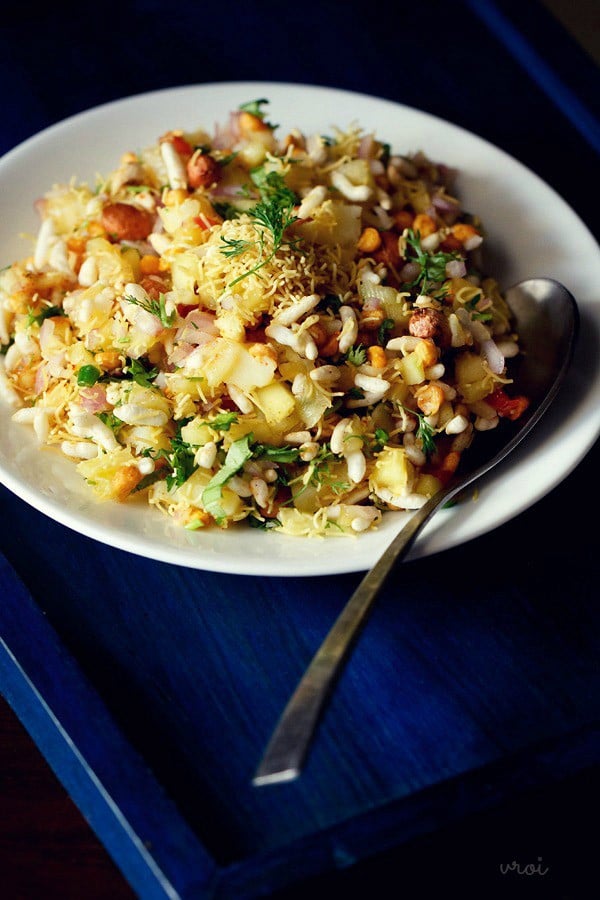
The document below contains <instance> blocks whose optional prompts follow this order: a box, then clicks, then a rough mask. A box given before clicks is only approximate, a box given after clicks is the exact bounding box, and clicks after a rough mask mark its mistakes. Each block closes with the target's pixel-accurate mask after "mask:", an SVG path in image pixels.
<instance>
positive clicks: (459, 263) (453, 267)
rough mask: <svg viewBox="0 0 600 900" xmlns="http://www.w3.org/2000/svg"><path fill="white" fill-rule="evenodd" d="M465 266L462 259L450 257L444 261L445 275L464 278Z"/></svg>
mask: <svg viewBox="0 0 600 900" xmlns="http://www.w3.org/2000/svg"><path fill="white" fill-rule="evenodd" d="M466 274H467V267H466V266H465V263H464V260H462V259H451V260H450V262H447V263H446V276H447V277H448V278H464V276H465V275H466Z"/></svg>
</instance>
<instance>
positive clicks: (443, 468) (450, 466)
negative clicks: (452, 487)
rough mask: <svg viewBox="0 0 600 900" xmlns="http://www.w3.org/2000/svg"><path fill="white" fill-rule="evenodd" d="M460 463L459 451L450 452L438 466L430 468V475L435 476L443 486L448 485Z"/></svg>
mask: <svg viewBox="0 0 600 900" xmlns="http://www.w3.org/2000/svg"><path fill="white" fill-rule="evenodd" d="M459 462H460V453H459V452H458V451H457V450H450V451H449V452H448V453H446V455H445V456H444V458H443V459H442V461H441V462H440V463H438V465H437V466H432V467H430V468H428V474H430V475H434V476H435V478H437V479H438V480H439V481H441V482H442V484H443V485H446V484H448V482H449V481H450V479H451V478H452V476H453V475H454V473H455V472H456V470H457V469H458V464H459Z"/></svg>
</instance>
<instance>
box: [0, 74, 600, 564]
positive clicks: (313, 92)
mask: <svg viewBox="0 0 600 900" xmlns="http://www.w3.org/2000/svg"><path fill="white" fill-rule="evenodd" d="M258 98H268V99H269V106H268V108H267V109H268V116H269V119H270V121H273V122H276V123H278V124H279V129H278V134H281V135H283V134H285V133H286V132H287V131H288V130H290V129H292V128H293V127H298V128H300V129H301V130H302V131H304V132H306V133H311V132H314V131H319V132H321V133H327V132H329V131H330V130H331V128H332V127H333V126H340V127H342V128H344V127H347V126H349V125H351V124H359V125H361V126H362V127H363V128H364V129H365V130H374V131H375V132H376V135H377V137H379V138H380V139H382V140H385V141H388V142H389V143H390V144H391V145H392V148H393V150H394V151H395V152H397V153H408V152H412V151H417V150H423V151H424V152H425V153H427V154H428V155H430V156H431V157H433V158H435V159H436V160H437V161H439V162H445V163H447V164H449V165H450V166H453V167H456V168H458V169H459V171H460V176H459V182H458V184H459V194H460V196H461V198H463V202H464V207H465V208H466V209H468V210H469V211H473V212H477V213H478V214H479V215H480V216H481V217H482V218H483V221H484V224H485V226H486V230H487V233H488V238H487V244H488V252H490V251H491V252H492V255H490V257H489V264H490V265H491V266H492V268H493V274H494V275H496V277H497V278H498V280H499V282H500V284H501V287H503V288H506V287H509V286H510V285H511V284H512V283H513V282H515V281H518V280H520V279H522V278H527V277H533V276H538V275H540V276H548V277H551V278H556V279H557V280H559V281H562V283H563V284H564V285H565V286H566V287H567V288H569V290H570V291H571V292H572V293H573V294H574V296H575V297H576V299H577V301H578V304H579V308H580V313H581V319H582V329H581V338H580V341H579V344H578V347H577V351H576V355H575V360H574V364H573V367H572V370H571V372H570V375H569V378H568V381H567V384H566V385H565V387H564V389H563V391H562V392H561V395H560V397H559V398H558V400H557V402H556V404H555V406H554V407H553V408H552V409H551V410H550V411H549V412H548V414H547V415H546V416H545V418H544V420H543V421H542V422H541V424H540V425H539V426H538V427H537V429H536V430H535V432H534V433H533V435H532V436H531V437H530V438H529V439H528V441H526V442H525V444H524V445H523V446H521V448H519V449H518V450H517V451H516V452H515V453H514V455H513V456H512V457H511V458H510V460H508V461H507V462H506V463H505V464H504V465H503V466H502V467H501V468H499V469H498V470H496V472H495V473H494V474H493V476H492V477H490V478H488V479H486V481H485V482H484V483H483V484H482V485H481V489H480V492H479V499H478V500H477V501H476V502H467V503H464V504H463V505H461V506H456V507H454V508H452V509H449V510H443V511H441V512H439V513H437V514H436V516H434V518H433V519H432V521H431V522H430V523H429V525H428V526H427V527H426V528H425V530H424V531H423V533H422V535H421V536H420V537H419V539H418V540H417V542H416V543H415V546H414V547H413V550H412V553H411V557H410V558H412V559H416V558H419V557H424V556H428V555H431V554H434V553H437V552H439V551H441V550H447V549H449V548H451V547H454V546H456V545H458V544H461V543H463V542H465V541H469V540H471V539H473V538H475V537H477V536H479V535H482V534H485V533H486V532H488V531H490V530H492V529H494V528H496V527H498V526H499V525H501V524H503V523H504V522H506V521H508V520H510V519H511V518H512V517H514V516H516V515H517V514H519V513H520V512H522V511H523V510H525V509H526V508H528V507H530V506H531V505H532V504H534V503H535V502H536V501H537V500H539V499H540V498H541V497H543V496H544V495H545V494H547V493H548V492H549V491H550V490H551V489H552V488H553V487H555V486H556V485H557V484H558V483H559V482H560V481H562V480H563V479H564V478H565V477H566V476H567V475H568V474H569V473H570V472H571V471H572V470H573V469H574V468H575V466H576V465H577V464H578V463H579V462H580V461H581V459H582V458H583V457H584V456H585V454H586V453H587V451H588V450H589V449H590V448H591V446H592V445H593V443H594V442H595V440H596V438H597V437H598V434H599V433H600V375H599V372H598V362H597V360H598V358H599V354H598V351H597V347H598V334H599V332H600V300H599V298H598V285H599V284H600V248H599V247H598V244H597V243H596V241H595V240H594V238H593V236H592V235H591V234H590V232H589V231H588V229H587V228H586V226H585V225H584V224H583V222H582V221H581V220H580V219H579V218H578V216H577V215H576V214H575V213H574V212H573V210H572V209H571V208H570V207H569V206H568V205H567V204H566V203H565V202H564V200H562V199H561V197H560V196H558V195H557V194H556V192H555V191H554V190H553V189H552V188H550V187H549V186H548V185H547V184H545V183H544V182H543V181H542V180H541V179H540V178H539V177H538V176H537V175H535V174H534V173H533V172H531V171H530V170H529V169H527V168H525V167H524V166H523V165H521V164H520V163H519V162H517V161H516V160H515V159H513V158H512V157H510V156H508V155H507V154H506V153H504V152H503V151H501V150H499V149H498V148H496V147H494V146H493V145H491V144H489V143H487V142H486V141H484V140H482V139H481V138H479V137H477V136H475V135H473V134H471V133H469V132H467V131H465V130H463V129H461V128H459V127H457V126H455V125H452V124H450V123H448V122H445V121H443V120H441V119H438V118H436V117H433V116H431V115H428V114H425V113H423V112H419V111H418V110H415V109H411V108H408V107H406V106H401V105H398V104H396V103H392V102H389V101H385V100H380V99H377V98H374V97H370V96H367V95H364V94H355V93H350V92H347V91H341V90H334V89H330V88H322V87H313V86H305V85H297V84H279V83H270V82H266V83H264V82H260V83H256V82H224V83H219V84H205V85H190V86H186V87H181V88H174V89H168V90H164V91H156V92H152V93H147V94H141V95H138V96H134V97H130V98H127V99H124V100H120V101H117V102H115V103H108V104H105V105H103V106H100V107H97V108H95V109H92V110H90V111H87V112H84V113H81V114H79V115H76V116H73V117H71V118H69V119H67V120H65V121H63V122H60V123H58V124H57V125H55V126H52V127H51V128H48V129H46V130H45V131H43V132H41V133H40V134H38V135H37V136H35V137H33V138H31V139H29V140H27V141H25V142H24V143H23V144H21V145H20V146H18V147H16V148H15V149H14V150H12V151H11V152H10V153H8V154H7V155H6V156H5V157H4V158H3V159H2V160H0V196H2V215H1V216H0V248H1V249H0V265H7V264H8V263H10V262H12V261H13V260H15V259H19V258H21V257H23V256H25V255H27V254H28V253H29V252H30V244H29V243H27V242H25V241H24V240H23V238H22V236H21V237H20V236H19V235H21V234H22V233H23V232H25V233H29V234H33V233H35V232H36V230H37V224H38V220H37V217H36V215H35V213H34V210H33V204H34V202H35V200H36V199H37V198H38V197H40V196H41V195H42V194H43V193H45V192H46V190H48V188H49V187H51V186H52V185H53V184H55V183H59V182H64V181H67V180H69V179H70V178H72V177H76V178H77V179H78V180H84V181H88V182H89V183H90V184H93V183H94V182H95V176H96V175H97V174H106V173H107V172H109V171H110V170H112V169H113V168H114V167H115V166H116V165H117V164H118V160H119V158H120V156H121V154H122V153H123V152H125V151H127V150H133V151H135V150H138V149H141V148H142V147H145V146H147V145H149V144H153V143H154V142H155V141H156V140H157V138H158V137H159V135H160V134H162V133H163V132H165V131H167V130H168V129H172V128H173V129H175V128H181V129H184V130H193V129H196V128H201V127H202V128H206V129H207V130H210V129H211V128H212V127H213V125H215V124H216V123H217V122H224V121H225V119H226V117H227V115H228V113H229V111H230V110H233V109H236V108H237V107H238V106H239V105H240V104H241V103H245V102H248V101H250V100H254V99H258ZM0 479H1V481H2V482H3V483H4V484H5V485H6V487H8V488H9V489H10V490H11V491H12V492H14V493H15V494H16V495H17V496H19V497H20V498H21V499H22V500H24V501H25V502H27V503H29V504H31V505H32V506H34V507H35V508H36V509H38V510H40V511H41V512H42V513H44V514H46V515H48V516H50V517H51V518H52V519H54V520H56V521H58V522H60V523H62V524H63V525H65V526H67V527H68V528H71V529H74V530H75V531H77V532H79V533H81V534H84V535H87V536H88V537H91V538H94V539H96V540H98V541H101V542H103V543H105V544H109V545H111V546H114V547H119V548H121V549H123V550H127V551H130V552H132V553H136V554H139V555H141V556H145V557H150V558H152V559H157V560H162V561H164V562H169V563H175V564H178V565H182V566H188V567H192V568H198V569H206V570H210V571H216V572H231V573H241V574H247V575H278V576H295V575H326V574H338V573H342V572H358V571H364V570H366V569H368V568H370V566H371V565H372V564H373V563H374V562H375V561H376V559H377V558H378V556H379V555H380V554H381V552H382V551H383V549H384V547H385V546H386V545H387V543H388V542H389V541H390V540H391V538H392V537H393V535H394V533H395V532H396V531H397V530H398V529H399V527H400V526H401V525H402V524H403V522H404V521H405V519H406V514H402V513H396V514H393V513H390V514H388V515H386V516H385V517H384V520H385V521H384V524H383V525H382V527H381V528H380V529H379V531H377V532H369V533H367V534H364V535H361V536H360V537H357V538H356V539H354V538H327V539H303V538H292V537H286V536H283V535H278V534H277V533H273V532H267V533H265V532H260V531H258V532H257V531H255V530H254V529H250V528H241V529H240V530H232V529H230V530H228V531H219V530H217V529H214V530H208V531H206V532H201V531H198V532H188V531H185V530H184V529H181V528H179V527H176V526H175V524H174V523H173V522H172V521H171V520H170V519H168V518H166V517H164V516H163V515H161V514H160V513H158V512H156V511H153V510H151V509H150V508H149V507H148V506H147V505H145V504H143V503H139V504H138V503H134V504H131V505H129V504H123V505H117V504H98V503H96V502H95V501H94V500H93V499H92V498H91V495H90V493H89V492H88V489H87V488H86V487H85V485H84V484H83V483H82V481H81V479H80V478H79V476H78V475H77V474H76V473H75V472H74V467H73V464H72V463H70V462H69V461H68V460H66V459H64V458H59V457H57V456H56V455H55V453H54V452H53V451H48V450H45V451H40V450H39V449H38V448H37V446H36V444H35V441H34V439H33V436H32V432H31V430H30V428H29V427H27V426H20V425H16V424H14V423H12V422H11V419H10V410H9V409H8V408H7V407H6V406H5V405H3V404H1V403H0Z"/></svg>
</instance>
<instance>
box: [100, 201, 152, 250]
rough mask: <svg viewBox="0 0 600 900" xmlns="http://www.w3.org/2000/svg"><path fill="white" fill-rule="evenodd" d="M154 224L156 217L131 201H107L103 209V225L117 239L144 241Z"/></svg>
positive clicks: (110, 235) (112, 237)
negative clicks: (133, 204)
mask: <svg viewBox="0 0 600 900" xmlns="http://www.w3.org/2000/svg"><path fill="white" fill-rule="evenodd" d="M153 225H154V217H153V216H152V215H151V213H149V212H148V211H147V210H145V209H140V208H139V207H137V206H132V204H131V203H107V204H106V206H105V207H104V209H103V210H102V226H103V228H104V229H105V231H106V233H107V234H108V236H109V237H110V238H111V239H112V240H115V241H143V240H145V239H146V238H147V237H148V235H149V234H150V232H151V231H152V227H153Z"/></svg>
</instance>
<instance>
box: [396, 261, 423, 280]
mask: <svg viewBox="0 0 600 900" xmlns="http://www.w3.org/2000/svg"><path fill="white" fill-rule="evenodd" d="M420 273H421V266H420V265H419V263H417V262H408V263H406V265H405V266H402V268H401V269H400V281H403V282H405V283H408V282H410V281H414V280H415V278H417V276H418V275H420Z"/></svg>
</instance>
